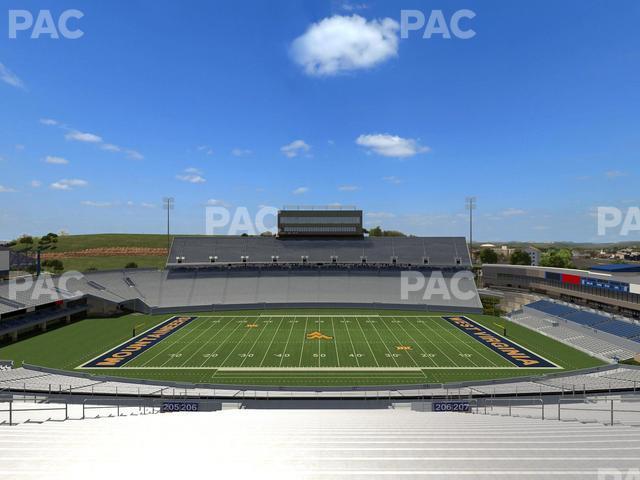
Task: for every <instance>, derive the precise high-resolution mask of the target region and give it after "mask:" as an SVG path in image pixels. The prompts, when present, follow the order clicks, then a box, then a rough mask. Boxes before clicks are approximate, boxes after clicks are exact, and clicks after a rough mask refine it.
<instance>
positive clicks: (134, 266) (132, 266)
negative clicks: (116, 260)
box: [124, 262, 138, 268]
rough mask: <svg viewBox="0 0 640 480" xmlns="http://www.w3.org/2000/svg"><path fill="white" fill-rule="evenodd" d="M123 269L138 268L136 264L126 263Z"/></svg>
mask: <svg viewBox="0 0 640 480" xmlns="http://www.w3.org/2000/svg"><path fill="white" fill-rule="evenodd" d="M124 268H138V264H137V263H136V262H129V263H127V264H126V265H125V266H124Z"/></svg>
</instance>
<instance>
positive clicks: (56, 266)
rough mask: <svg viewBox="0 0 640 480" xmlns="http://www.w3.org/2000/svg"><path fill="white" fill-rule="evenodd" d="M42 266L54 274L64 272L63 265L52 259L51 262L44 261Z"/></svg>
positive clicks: (59, 261)
mask: <svg viewBox="0 0 640 480" xmlns="http://www.w3.org/2000/svg"><path fill="white" fill-rule="evenodd" d="M42 266H43V267H45V268H47V269H49V270H52V271H54V272H56V273H57V272H61V271H62V270H64V264H63V263H62V261H61V260H58V259H57V258H54V259H52V260H45V261H44V262H42Z"/></svg>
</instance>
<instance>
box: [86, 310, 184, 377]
mask: <svg viewBox="0 0 640 480" xmlns="http://www.w3.org/2000/svg"><path fill="white" fill-rule="evenodd" d="M196 318H197V317H172V318H169V319H168V320H166V321H164V322H162V323H161V324H160V325H157V326H155V327H154V328H152V329H151V330H147V331H146V332H145V333H142V334H140V335H138V336H137V337H135V338H132V339H131V340H129V341H127V342H125V343H123V344H122V345H119V346H117V347H116V348H114V349H112V350H110V351H108V352H106V353H103V354H102V355H100V356H99V357H97V358H94V359H93V360H91V361H90V362H87V363H85V364H84V365H82V367H80V368H105V367H110V368H113V367H121V366H122V365H124V364H125V363H127V362H129V361H130V360H133V359H134V358H135V357H137V356H138V355H140V354H141V353H143V352H145V351H146V350H148V349H149V348H151V347H153V346H154V345H155V344H156V343H158V342H159V341H161V340H162V339H164V338H166V337H168V336H169V335H171V334H172V333H173V332H175V331H177V330H179V329H180V328H182V327H184V326H185V325H187V324H188V323H189V322H191V321H193V320H195V319H196Z"/></svg>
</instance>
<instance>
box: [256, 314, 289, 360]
mask: <svg viewBox="0 0 640 480" xmlns="http://www.w3.org/2000/svg"><path fill="white" fill-rule="evenodd" d="M282 322H284V318H281V319H280V323H278V328H276V333H274V334H273V336H272V337H271V341H270V342H269V346H268V347H267V350H266V351H265V352H264V355H263V356H262V360H260V366H261V367H262V365H263V364H264V360H265V358H267V355H268V354H269V350H271V345H273V341H274V340H275V338H276V337H277V336H278V332H279V331H280V327H281V326H282Z"/></svg>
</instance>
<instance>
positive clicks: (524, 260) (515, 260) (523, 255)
mask: <svg viewBox="0 0 640 480" xmlns="http://www.w3.org/2000/svg"><path fill="white" fill-rule="evenodd" d="M511 265H531V255H529V254H528V253H527V252H525V251H523V250H520V249H517V250H515V251H514V252H513V253H512V254H511Z"/></svg>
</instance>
